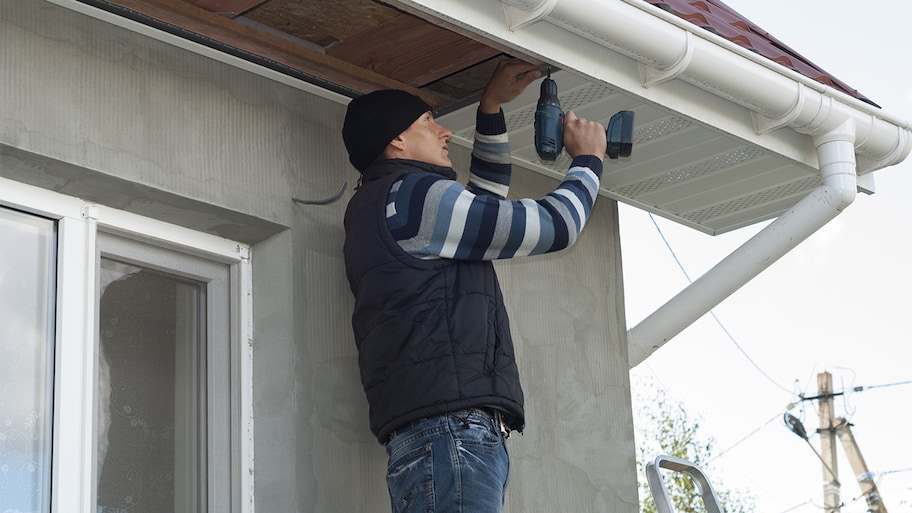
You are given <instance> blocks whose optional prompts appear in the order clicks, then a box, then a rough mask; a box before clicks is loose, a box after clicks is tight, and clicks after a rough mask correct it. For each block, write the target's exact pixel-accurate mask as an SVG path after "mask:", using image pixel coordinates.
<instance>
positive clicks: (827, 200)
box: [627, 118, 857, 368]
mask: <svg viewBox="0 0 912 513" xmlns="http://www.w3.org/2000/svg"><path fill="white" fill-rule="evenodd" d="M813 140H814V145H815V146H816V148H817V155H818V159H819V162H820V173H821V176H822V179H823V184H822V185H821V186H820V187H818V188H817V189H815V190H814V191H812V192H811V193H810V194H809V195H808V196H806V197H805V198H804V199H802V200H801V201H799V202H798V203H797V204H796V205H795V206H794V207H792V208H791V209H789V210H788V211H786V212H785V213H783V214H782V215H780V216H779V217H778V218H777V219H776V220H775V221H773V222H772V223H770V224H769V225H768V226H767V227H766V228H764V229H763V230H761V231H760V232H759V233H757V234H756V235H754V237H752V238H751V239H750V240H748V241H747V242H745V243H744V244H743V245H742V246H741V247H739V248H738V249H736V250H735V251H734V252H733V253H732V254H730V255H729V256H727V257H726V258H725V259H723V260H722V261H721V262H719V263H718V264H717V265H716V266H715V267H713V268H712V269H710V270H709V271H707V272H706V274H704V275H703V276H701V277H700V278H699V279H697V280H696V281H694V282H693V283H692V284H691V285H689V286H688V287H687V288H686V289H684V290H683V291H681V292H680V293H678V295H677V296H675V297H674V298H672V299H671V300H670V301H668V302H667V303H665V304H664V305H663V306H662V307H661V308H659V309H658V310H656V311H655V312H654V313H653V314H651V315H650V316H649V317H647V318H645V319H643V320H642V321H641V322H640V323H639V324H637V325H636V326H634V327H633V328H631V329H630V330H629V331H628V332H627V341H628V351H629V355H628V361H629V365H630V367H631V368H632V367H635V366H636V365H638V364H640V363H641V362H642V361H643V360H645V359H646V357H648V356H649V355H650V354H652V353H653V352H654V351H656V350H657V349H658V348H659V347H661V346H662V345H663V344H664V343H665V342H668V341H669V340H670V339H671V338H672V337H674V336H675V335H677V334H678V333H680V332H681V331H683V330H684V329H685V328H687V327H688V326H690V325H691V324H692V323H693V322H695V321H696V320H697V319H699V318H700V317H702V316H703V315H704V314H706V313H707V312H709V311H710V310H712V309H713V308H714V307H715V306H717V305H718V304H719V303H721V302H722V300H724V299H725V298H727V297H728V296H729V295H731V294H732V293H733V292H735V291H736V290H738V289H739V288H741V287H742V286H743V285H745V284H746V283H747V282H749V281H750V280H751V279H753V278H754V277H755V276H757V275H758V274H760V272H762V271H763V270H764V269H766V268H767V267H769V266H770V265H772V264H773V262H775V261H776V260H778V259H779V258H781V257H782V256H783V255H785V254H786V253H788V252H789V251H791V250H792V249H794V248H795V247H796V246H797V245H798V244H799V243H801V242H802V241H804V240H805V239H807V238H808V237H810V236H811V235H812V234H813V233H814V232H816V231H817V230H819V229H820V228H821V227H823V226H824V225H825V224H827V223H828V222H830V221H831V220H832V219H833V218H835V217H836V216H837V215H839V214H840V213H841V212H842V211H843V210H844V209H845V208H846V207H848V206H849V205H850V204H851V203H852V202H853V201H854V200H855V194H856V190H857V184H856V170H855V147H854V144H855V123H854V121H853V120H852V119H851V118H849V119H847V120H846V121H845V122H843V123H842V124H841V125H840V126H838V127H837V128H835V129H834V130H832V131H830V132H828V133H826V134H823V135H820V136H816V137H814V138H813Z"/></svg>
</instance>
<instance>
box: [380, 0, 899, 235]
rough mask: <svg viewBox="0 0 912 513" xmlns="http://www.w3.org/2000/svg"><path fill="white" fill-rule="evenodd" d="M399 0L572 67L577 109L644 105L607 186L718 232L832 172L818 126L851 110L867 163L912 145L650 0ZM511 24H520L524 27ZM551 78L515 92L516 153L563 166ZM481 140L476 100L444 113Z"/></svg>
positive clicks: (467, 136)
mask: <svg viewBox="0 0 912 513" xmlns="http://www.w3.org/2000/svg"><path fill="white" fill-rule="evenodd" d="M509 3H510V4H511V5H508V4H506V3H498V2H491V1H490V0H400V1H399V2H398V5H400V6H401V7H402V8H403V9H405V10H408V11H410V12H413V13H415V14H417V15H419V16H423V17H424V18H426V19H428V20H430V21H432V22H434V21H437V22H438V23H439V22H440V21H441V20H442V21H444V22H446V23H449V24H451V25H455V26H456V27H457V29H458V30H464V31H467V32H472V33H476V34H479V35H481V36H484V37H485V38H487V39H490V40H492V41H495V42H496V43H498V44H502V45H504V46H505V47H508V48H513V49H515V50H516V53H517V54H518V55H525V56H528V57H529V58H533V59H538V60H540V61H542V62H544V63H548V64H551V65H553V66H555V67H557V68H560V69H562V70H565V71H563V72H561V73H559V74H556V75H555V77H554V78H555V80H556V81H557V83H558V88H559V93H560V97H561V102H562V106H563V107H564V110H571V109H572V110H574V111H576V112H577V114H579V115H580V116H582V117H585V118H588V119H595V120H599V121H602V122H606V121H607V119H608V117H609V116H610V115H611V114H612V113H613V112H615V111H617V110H622V109H629V110H634V111H635V112H636V115H637V118H636V128H635V133H634V148H633V157H632V158H631V159H630V160H629V161H626V162H625V161H624V159H621V161H608V160H606V166H605V173H604V175H603V180H602V187H601V193H602V194H603V195H606V196H608V197H612V198H614V199H617V200H618V201H622V202H625V203H628V204H630V205H633V206H637V207H640V208H643V209H645V210H648V211H650V212H653V213H656V214H658V215H661V216H664V217H667V218H669V219H672V220H674V221H676V222H679V223H681V224H684V225H687V226H691V227H693V228H695V229H698V230H701V231H703V232H706V233H710V234H719V233H723V232H727V231H731V230H734V229H737V228H741V227H744V226H748V225H751V224H754V223H757V222H760V221H764V220H769V219H772V218H775V217H777V216H778V215H780V214H781V213H782V212H784V211H785V210H786V209H787V208H789V207H790V206H792V205H794V204H795V203H796V202H797V201H798V200H799V199H800V198H802V197H804V196H805V195H807V194H808V193H810V192H811V191H812V190H814V189H815V188H816V187H818V186H820V185H821V183H822V180H821V176H820V171H819V167H820V163H819V162H818V153H817V151H816V148H815V145H814V143H813V137H815V136H819V135H821V134H826V133H829V132H830V131H832V130H834V129H835V128H837V127H839V126H841V125H842V124H843V123H845V122H846V121H848V120H851V121H852V123H853V126H854V127H855V146H854V147H855V153H856V158H855V160H856V162H857V169H856V170H857V174H858V175H859V181H858V188H859V190H861V191H862V192H873V180H872V179H871V177H870V176H863V175H866V174H869V173H871V172H872V171H875V170H878V169H882V168H884V167H888V166H892V165H895V164H897V163H899V162H901V161H902V160H903V159H905V158H906V157H907V156H908V155H909V153H910V151H912V125H910V123H909V122H908V121H905V120H902V119H899V118H897V117H894V116H891V115H890V114H888V113H885V112H883V111H881V110H880V109H877V108H876V107H873V106H871V105H868V104H866V103H864V102H861V101H859V100H856V99H854V98H851V97H849V96H847V95H845V94H843V93H842V92H839V91H837V90H835V89H832V88H829V87H827V86H824V85H822V84H819V83H817V82H815V81H813V80H811V79H809V78H807V77H804V76H802V75H800V74H798V73H796V72H794V71H792V70H789V69H786V68H785V67H782V66H780V65H779V64H777V63H775V62H772V61H770V60H768V59H766V58H764V57H761V56H759V55H756V54H754V53H752V52H750V51H748V50H746V49H743V48H741V47H739V46H737V45H735V44H734V43H731V42H729V41H727V40H725V39H723V38H721V37H718V36H716V35H715V34H712V33H710V32H708V31H705V30H703V29H701V28H699V27H696V26H694V25H691V24H690V23H688V22H686V21H684V20H680V19H679V18H677V17H675V16H673V15H671V14H669V13H666V12H664V11H662V10H661V9H658V8H656V7H654V6H652V5H650V4H648V3H647V2H645V1H644V0H509ZM511 28H512V29H511ZM537 89H538V88H537V87H535V86H533V87H530V88H529V90H528V91H527V92H526V93H525V94H524V95H522V96H521V97H520V98H518V99H517V100H516V101H514V102H512V103H511V104H510V105H507V106H505V108H504V110H505V113H506V114H507V123H508V129H509V130H510V141H511V148H512V150H513V159H514V162H515V163H517V164H519V165H521V166H523V167H527V168H529V169H532V170H534V171H537V172H540V173H543V174H546V175H549V176H554V177H557V178H559V177H561V176H562V175H563V172H564V170H566V166H567V163H568V161H567V160H566V159H565V160H561V159H558V161H557V162H555V163H553V164H551V163H543V162H541V161H540V160H539V159H538V158H537V156H536V155H535V152H534V148H533V147H532V132H531V124H532V113H533V112H534V109H535V100H536V99H537V96H538V90H537ZM441 122H442V123H444V124H446V126H448V127H449V128H451V129H452V130H453V132H454V134H455V135H454V142H456V143H458V144H464V145H466V146H469V145H471V141H472V135H473V133H474V132H473V124H474V106H469V107H467V108H465V109H463V110H461V111H457V112H454V113H450V114H447V115H446V116H442V117H441Z"/></svg>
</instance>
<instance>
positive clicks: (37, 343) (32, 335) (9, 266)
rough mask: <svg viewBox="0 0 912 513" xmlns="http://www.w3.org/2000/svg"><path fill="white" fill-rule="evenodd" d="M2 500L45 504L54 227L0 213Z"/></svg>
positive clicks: (10, 507) (18, 507)
mask: <svg viewBox="0 0 912 513" xmlns="http://www.w3.org/2000/svg"><path fill="white" fill-rule="evenodd" d="M0 240H2V241H3V243H2V246H0V291H2V293H0V355H3V357H2V358H0V497H3V501H2V507H0V509H2V510H3V511H22V512H32V511H36V512H37V511H47V510H48V507H49V504H50V482H51V481H50V476H51V439H52V434H53V432H52V430H51V421H52V415H51V412H52V399H53V384H52V379H51V378H52V376H53V355H54V297H55V296H54V292H55V287H54V282H55V265H54V264H55V261H56V259H55V252H56V244H55V241H56V224H55V223H54V222H53V221H51V220H49V219H44V218H41V217H37V216H33V215H28V214H25V213H22V212H17V211H15V210H10V209H6V208H2V207H0Z"/></svg>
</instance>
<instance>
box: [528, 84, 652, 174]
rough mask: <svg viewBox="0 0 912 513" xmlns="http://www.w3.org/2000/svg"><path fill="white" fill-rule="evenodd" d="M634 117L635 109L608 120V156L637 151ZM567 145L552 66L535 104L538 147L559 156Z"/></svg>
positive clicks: (552, 157) (548, 156)
mask: <svg viewBox="0 0 912 513" xmlns="http://www.w3.org/2000/svg"><path fill="white" fill-rule="evenodd" d="M633 119H634V114H633V111H631V110H622V111H620V112H617V113H616V114H614V115H613V116H611V119H610V120H609V121H608V128H607V130H606V131H605V137H606V138H607V139H608V158H611V159H617V158H618V157H629V156H630V154H631V153H632V152H633ZM563 149H564V111H563V110H561V106H560V100H559V99H558V97H557V83H556V82H555V81H554V80H552V79H551V70H550V68H549V69H548V76H547V77H546V78H545V79H544V80H543V81H542V84H541V94H540V95H539V97H538V105H537V106H536V108H535V151H536V152H538V156H539V158H541V159H542V160H548V161H552V160H555V159H557V156H558V155H560V153H561V151H563Z"/></svg>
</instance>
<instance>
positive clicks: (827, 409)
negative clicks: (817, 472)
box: [817, 372, 840, 513]
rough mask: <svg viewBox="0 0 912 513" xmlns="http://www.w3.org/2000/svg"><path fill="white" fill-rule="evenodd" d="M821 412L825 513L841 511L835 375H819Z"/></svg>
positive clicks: (818, 391)
mask: <svg viewBox="0 0 912 513" xmlns="http://www.w3.org/2000/svg"><path fill="white" fill-rule="evenodd" d="M817 397H819V399H818V412H819V414H820V429H819V430H818V432H819V433H820V459H821V461H822V462H823V507H824V512H825V513H839V508H840V502H839V479H838V478H837V477H836V476H838V475H839V471H838V469H837V467H836V429H835V428H836V426H835V423H834V415H833V376H832V375H831V374H830V373H829V372H821V373H820V374H818V375H817Z"/></svg>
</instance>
